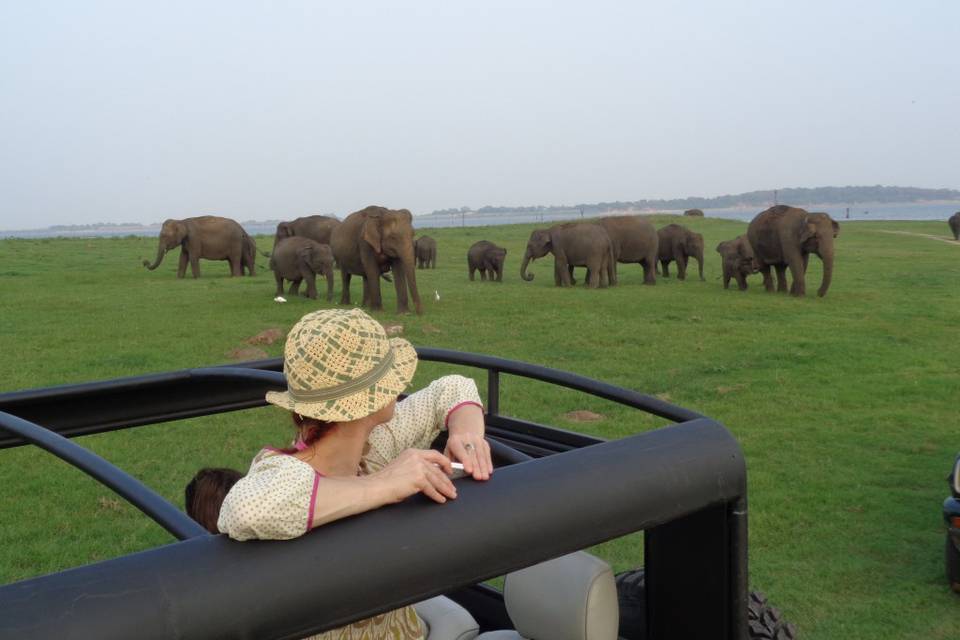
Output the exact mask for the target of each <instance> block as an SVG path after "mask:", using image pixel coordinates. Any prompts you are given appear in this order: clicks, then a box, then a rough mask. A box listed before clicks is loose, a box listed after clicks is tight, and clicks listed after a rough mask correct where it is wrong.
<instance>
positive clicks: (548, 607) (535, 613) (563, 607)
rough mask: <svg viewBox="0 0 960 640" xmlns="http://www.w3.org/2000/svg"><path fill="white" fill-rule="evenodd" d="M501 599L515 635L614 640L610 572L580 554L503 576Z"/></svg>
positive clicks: (538, 639)
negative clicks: (514, 629)
mask: <svg viewBox="0 0 960 640" xmlns="http://www.w3.org/2000/svg"><path fill="white" fill-rule="evenodd" d="M503 597H504V600H505V602H506V606H507V613H508V614H509V615H510V620H512V621H513V625H514V627H515V628H516V630H517V632H518V633H519V634H520V635H521V636H523V637H524V638H532V639H534V640H616V638H617V628H618V627H619V624H620V610H619V606H618V603H617V587H616V584H615V583H614V578H613V571H612V570H611V569H610V566H609V565H608V564H607V563H606V562H604V561H603V560H601V559H600V558H597V557H596V556H593V555H590V554H589V553H586V552H584V551H578V552H576V553H571V554H569V555H566V556H561V557H559V558H555V559H553V560H548V561H547V562H542V563H540V564H537V565H534V566H532V567H528V568H526V569H521V570H520V571H515V572H513V573H510V574H507V576H506V578H505V580H504V586H503Z"/></svg>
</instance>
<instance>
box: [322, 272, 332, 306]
mask: <svg viewBox="0 0 960 640" xmlns="http://www.w3.org/2000/svg"><path fill="white" fill-rule="evenodd" d="M324 275H325V276H326V278H327V302H331V301H332V300H333V267H327V270H326V273H324Z"/></svg>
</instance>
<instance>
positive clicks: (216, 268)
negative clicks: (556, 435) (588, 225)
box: [0, 217, 960, 639]
mask: <svg viewBox="0 0 960 640" xmlns="http://www.w3.org/2000/svg"><path fill="white" fill-rule="evenodd" d="M668 220H672V219H670V218H667V217H663V218H660V219H659V220H658V222H660V223H665V222H667V221H668ZM683 223H684V224H688V225H689V226H691V227H693V228H695V229H696V230H697V231H700V232H702V233H703V234H704V235H705V237H706V240H707V243H706V244H707V247H708V256H707V265H706V268H705V272H706V277H707V281H706V282H699V281H697V280H695V279H694V280H688V281H686V282H678V281H677V280H676V279H674V278H671V279H660V280H659V281H658V283H657V286H655V287H645V286H642V285H641V282H642V276H641V273H640V269H639V267H637V266H636V265H622V266H621V268H620V286H618V287H615V288H611V289H607V290H587V289H584V288H582V287H577V288H573V289H558V288H556V287H554V286H553V277H552V259H550V258H548V259H546V260H540V261H537V262H535V263H534V264H533V265H532V271H533V273H535V274H536V279H535V280H534V281H533V282H529V283H526V282H522V281H521V280H520V278H519V267H520V261H521V257H522V255H523V248H524V246H525V243H526V238H527V236H528V235H529V232H530V230H531V229H533V228H534V227H533V226H505V227H489V228H466V229H438V230H429V231H426V233H428V234H429V235H431V236H433V237H435V238H436V239H437V241H438V245H439V250H438V268H437V269H436V270H431V271H420V272H418V283H419V285H420V289H421V291H422V294H423V296H422V297H423V300H424V313H423V315H422V316H420V317H417V316H399V317H398V316H396V315H395V314H394V313H393V310H394V309H395V301H394V297H393V291H392V288H389V289H388V288H385V289H384V292H385V307H386V311H385V312H383V313H380V314H377V317H378V319H380V320H381V321H383V322H385V323H400V324H403V325H404V333H405V336H406V337H407V338H409V339H410V340H411V341H412V342H414V343H415V344H419V345H430V346H438V347H449V348H454V349H460V350H465V351H475V352H481V353H491V354H496V355H500V356H503V357H506V358H514V359H519V360H525V361H529V362H533V363H537V364H542V365H546V366H550V367H556V368H559V369H566V370H570V371H575V372H577V373H581V374H584V375H587V376H591V377H594V378H598V379H601V380H604V381H607V382H611V383H613V384H617V385H621V386H624V387H628V388H631V389H636V390H639V391H642V392H645V393H650V394H657V395H659V396H661V397H663V398H665V399H668V400H670V401H671V402H674V403H677V404H679V405H682V406H685V407H689V408H692V409H695V410H697V411H700V412H702V413H704V414H706V415H709V416H711V417H714V418H716V419H718V420H720V421H722V422H723V423H724V424H725V425H727V426H728V427H729V428H730V430H731V431H732V432H733V433H734V435H735V436H736V437H737V439H738V440H739V441H740V443H741V445H742V446H743V449H744V451H745V454H746V458H747V463H748V469H749V492H750V493H749V499H750V576H751V586H752V588H755V589H760V590H762V591H764V592H766V593H767V595H769V596H770V598H771V600H772V601H773V602H774V603H775V604H776V605H777V606H778V607H780V608H781V609H782V610H783V611H784V613H785V615H786V616H787V618H788V619H789V620H791V621H793V622H795V623H796V624H797V625H798V627H799V628H800V630H801V633H802V636H803V637H804V638H811V639H814V638H816V639H819V638H838V639H840V638H842V639H849V638H871V639H881V638H956V637H958V635H960V612H958V608H960V601H958V599H957V597H956V596H955V595H953V594H951V593H949V592H948V590H947V588H946V585H945V579H944V576H943V572H944V568H943V535H944V532H943V525H942V522H941V518H940V504H941V501H942V499H943V498H944V497H945V495H946V493H947V485H946V482H945V481H944V478H945V476H946V474H947V472H948V469H949V466H950V464H951V462H952V460H953V457H954V455H955V454H956V452H957V450H958V449H960V430H958V429H957V426H958V423H960V420H958V417H957V416H958V411H957V398H958V397H960V369H958V363H960V341H958V340H957V318H958V317H960V295H958V294H960V245H952V244H947V243H944V242H937V241H934V240H931V239H929V238H924V237H918V236H910V235H892V234H886V233H880V232H879V230H881V229H885V230H899V231H908V232H911V233H919V234H933V235H938V236H941V237H945V236H946V232H947V228H946V225H945V224H944V223H942V222H929V223H928V222H912V223H906V222H869V223H866V222H863V223H851V224H844V223H842V222H841V227H842V228H841V235H840V237H839V239H838V252H837V255H838V257H837V265H836V274H835V277H834V282H833V286H832V288H831V289H830V292H829V294H828V296H827V297H826V298H824V299H818V298H816V297H813V296H811V297H807V298H805V299H793V298H790V297H789V296H783V295H774V294H767V293H765V292H764V291H763V290H762V287H761V286H760V279H759V276H753V277H752V278H751V279H750V285H751V288H750V290H749V291H747V292H745V293H741V292H739V291H736V290H733V289H731V290H728V291H725V290H724V289H723V288H722V286H721V285H720V280H719V275H720V258H719V256H718V255H717V254H716V253H714V252H713V247H715V246H716V244H717V243H718V242H719V241H721V240H724V239H729V238H732V237H734V236H735V235H737V234H738V233H742V232H743V231H744V229H745V224H744V223H740V222H733V221H723V220H715V219H710V218H707V219H704V220H690V219H685V220H683ZM479 239H489V240H493V241H495V242H497V243H499V244H502V245H504V246H506V247H507V248H508V251H509V253H508V256H507V266H506V274H505V277H504V282H503V283H487V282H480V281H476V282H472V283H471V282H468V281H467V267H466V258H465V255H466V250H467V247H468V246H469V245H470V244H472V243H473V242H475V241H476V240H479ZM258 243H259V245H260V247H261V248H263V249H267V248H269V244H270V239H269V238H258ZM155 249H156V241H155V239H151V238H118V239H98V240H61V239H55V240H6V241H2V242H0V295H2V298H0V300H2V305H3V307H2V308H3V313H2V322H0V353H2V354H3V355H2V357H0V391H10V390H18V389H24V388H30V387H39V386H47V385H55V384H64V383H72V382H81V381H89V380H96V379H107V378H115V377H121V376H129V375H136V374H143V373H151V372H159V371H165V370H170V369H178V368H186V367H193V366H200V365H210V364H220V363H225V362H229V361H230V359H231V358H230V355H229V354H230V353H231V351H232V350H234V349H237V348H241V347H245V346H248V345H246V344H245V340H246V339H247V338H249V337H250V336H253V335H255V334H256V333H258V332H260V331H262V330H264V329H267V328H270V327H280V328H283V329H286V328H288V327H289V326H290V325H291V324H293V322H295V321H296V320H297V319H298V318H299V317H300V316H301V315H303V314H304V313H306V312H307V311H309V310H311V309H314V308H317V307H318V306H325V305H326V304H327V303H326V302H324V301H322V300H321V301H309V300H306V299H294V300H290V302H288V303H287V304H283V305H281V304H277V303H275V302H273V300H272V299H273V295H274V293H273V291H274V289H273V287H274V285H273V279H272V274H271V273H270V272H269V271H267V270H266V269H265V265H264V268H261V270H260V271H259V273H258V275H257V276H256V277H255V278H230V277H228V271H227V267H226V263H214V262H202V263H201V265H202V266H201V269H202V272H203V277H202V278H201V279H199V280H193V279H190V278H187V279H184V280H177V279H176V278H175V277H174V275H175V271H176V255H175V254H174V255H170V256H168V257H167V259H166V261H165V262H164V264H163V265H162V266H161V267H160V268H159V269H158V270H157V271H154V272H148V271H146V270H145V269H143V267H141V266H140V263H139V260H140V258H142V257H146V258H151V257H152V256H153V255H154V254H155ZM261 262H265V260H261ZM810 264H811V274H810V283H811V286H809V287H808V289H809V290H811V291H813V290H815V289H816V283H818V282H819V276H820V264H819V261H818V260H817V259H816V258H813V259H812V260H811V262H810ZM578 276H579V277H581V278H582V270H581V271H580V272H579V273H578ZM321 288H322V287H321ZM337 291H338V294H339V282H338V283H337ZM434 291H438V292H439V293H440V300H439V301H436V300H434ZM353 293H354V299H355V300H358V299H359V294H360V289H359V283H358V282H357V281H355V283H354V292H353ZM281 346H282V345H281V344H280V343H276V344H274V345H270V346H266V347H261V348H264V349H265V350H266V351H267V352H268V354H269V355H271V356H279V355H280V353H281ZM450 370H451V369H450V368H449V367H444V366H440V365H433V364H429V363H424V364H422V365H421V367H420V370H419V371H418V374H417V378H416V380H415V386H420V385H422V384H424V383H425V382H426V381H428V380H429V379H430V378H432V377H434V376H436V375H437V374H438V373H440V372H445V371H450ZM465 372H466V373H468V374H471V375H477V377H478V378H479V380H478V381H479V382H481V386H482V383H483V376H482V375H479V374H478V373H477V372H474V371H471V370H465ZM502 392H503V399H502V404H501V408H502V411H503V412H504V413H508V414H512V415H517V416H521V417H524V418H527V419H531V420H534V421H537V422H543V423H547V424H553V425H556V426H559V427H563V428H568V429H577V430H582V431H587V432H590V433H594V434H597V435H600V436H603V437H607V438H617V437H621V436H624V435H627V434H630V433H635V432H638V431H643V430H648V429H652V428H655V427H658V426H661V425H662V424H663V421H662V420H659V419H655V418H651V417H644V416H641V415H640V414H638V413H637V412H633V411H628V410H625V409H622V408H619V407H617V406H615V405H613V404H611V403H608V402H605V401H601V400H596V399H590V398H586V397H584V396H582V395H580V394H577V393H574V392H572V391H565V390H558V389H555V388H551V387H550V386H549V385H544V384H540V383H536V382H529V381H523V380H517V379H514V378H506V379H505V380H504V382H503V389H502ZM576 409H589V410H591V411H594V412H597V413H599V414H602V415H603V416H604V418H603V420H601V421H599V422H593V423H583V424H577V423H574V422H571V421H569V420H568V419H566V418H565V417H564V414H565V413H567V412H569V411H573V410H576ZM288 437H289V430H288V426H287V422H286V419H285V417H284V416H283V414H282V413H281V412H279V411H277V410H275V409H272V408H264V409H258V410H253V411H246V412H241V413H234V414H226V415H220V416H212V417H208V418H202V419H195V420H189V421H183V422H179V423H170V424H164V425H156V426H150V427H142V428H138V429H131V430H128V431H125V432H117V433H111V434H103V435H97V436H89V437H85V438H81V439H79V442H80V444H82V445H84V446H87V447H90V448H91V449H93V450H94V451H96V452H97V453H98V454H101V455H103V456H105V457H106V458H108V459H109V460H111V461H113V462H114V463H116V464H118V465H119V466H121V467H122V468H124V469H126V470H127V471H129V472H130V473H132V474H133V475H135V476H136V477H138V478H140V479H141V480H143V481H144V482H146V483H147V484H148V485H150V486H152V487H154V488H156V489H157V490H158V491H160V493H162V494H163V495H164V496H166V497H168V498H170V499H171V500H174V501H175V502H176V503H177V504H181V503H182V497H181V496H182V489H183V486H184V484H185V483H186V481H187V480H188V479H189V478H190V477H191V476H192V474H193V473H194V472H195V471H196V469H197V468H199V467H201V466H207V465H224V466H233V467H236V468H241V469H242V468H245V467H246V465H247V462H248V460H249V458H250V457H251V456H252V454H253V453H254V452H255V451H256V450H257V449H258V448H259V447H260V446H261V445H263V444H267V443H274V444H276V443H283V442H285V441H286V439H287V438H288ZM0 486H2V487H3V491H2V493H0V523H2V525H0V583H5V582H9V581H13V580H18V579H22V578H26V577H29V576H34V575H38V574H42V573H47V572H50V571H57V570H61V569H64V568H68V567H72V566H76V565H80V564H84V563H88V562H92V561H96V560H101V559H104V558H109V557H113V556H116V555H119V554H122V553H129V552H132V551H136V550H139V549H144V548H148V547H152V546H156V545H159V544H164V543H167V542H169V541H170V540H171V538H170V537H169V536H168V535H167V534H166V533H165V532H163V531H162V530H160V529H159V528H158V527H156V526H154V525H152V524H151V523H150V522H149V521H148V520H147V519H146V518H144V517H142V516H141V515H140V514H139V512H137V511H136V510H134V509H132V508H130V507H128V506H126V505H125V504H124V503H122V501H119V500H117V499H116V498H115V497H114V496H113V495H111V493H110V492H109V491H107V490H105V489H103V488H101V487H99V486H98V485H97V484H96V483H94V482H92V481H90V480H89V479H87V478H86V477H85V476H83V475H82V474H80V473H78V472H76V471H73V470H71V469H69V468H67V467H66V466H65V465H63V464H61V463H59V462H58V461H56V460H53V459H50V458H49V457H48V456H46V455H45V454H43V453H42V452H39V451H35V450H32V449H30V448H18V449H11V450H3V451H0ZM640 550H641V544H640V536H639V535H635V536H631V537H629V538H627V539H622V540H618V541H613V542H610V543H607V544H605V545H602V546H601V547H600V553H601V554H602V555H604V557H606V558H607V559H608V560H610V561H611V562H612V563H613V564H614V565H615V568H616V569H618V570H619V569H623V568H627V567H629V566H633V565H634V564H636V563H637V562H639V561H640V558H641V551H640Z"/></svg>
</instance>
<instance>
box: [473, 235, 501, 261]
mask: <svg viewBox="0 0 960 640" xmlns="http://www.w3.org/2000/svg"><path fill="white" fill-rule="evenodd" d="M496 246H497V245H495V244H493V243H492V242H490V241H489V240H477V241H476V242H474V243H473V244H472V245H470V248H469V249H467V257H468V258H470V259H472V260H479V259H480V258H482V257H483V255H484V254H485V253H486V252H487V251H489V250H490V249H495V248H496Z"/></svg>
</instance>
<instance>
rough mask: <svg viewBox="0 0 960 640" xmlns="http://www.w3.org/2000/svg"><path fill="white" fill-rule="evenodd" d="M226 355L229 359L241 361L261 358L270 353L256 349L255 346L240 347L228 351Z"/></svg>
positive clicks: (268, 355)
mask: <svg viewBox="0 0 960 640" xmlns="http://www.w3.org/2000/svg"><path fill="white" fill-rule="evenodd" d="M227 357H228V358H230V359H231V360H235V361H237V362H242V361H244V360H263V359H265V358H269V357H270V354H268V353H267V352H266V351H264V350H263V349H257V348H256V347H240V348H237V349H231V350H230V351H228V352H227Z"/></svg>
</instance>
